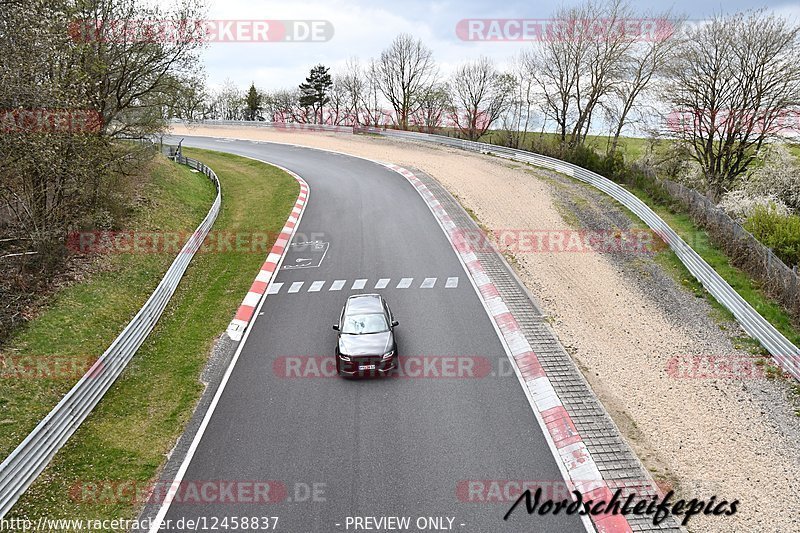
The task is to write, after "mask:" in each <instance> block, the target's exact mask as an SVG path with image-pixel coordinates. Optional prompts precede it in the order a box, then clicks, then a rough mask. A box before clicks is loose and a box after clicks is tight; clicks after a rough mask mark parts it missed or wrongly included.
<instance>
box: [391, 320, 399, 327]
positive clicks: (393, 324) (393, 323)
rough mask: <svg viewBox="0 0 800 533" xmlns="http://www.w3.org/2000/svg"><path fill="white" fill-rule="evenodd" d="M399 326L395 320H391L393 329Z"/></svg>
mask: <svg viewBox="0 0 800 533" xmlns="http://www.w3.org/2000/svg"><path fill="white" fill-rule="evenodd" d="M399 325H400V322H398V321H397V320H392V327H393V328H396V327H397V326H399Z"/></svg>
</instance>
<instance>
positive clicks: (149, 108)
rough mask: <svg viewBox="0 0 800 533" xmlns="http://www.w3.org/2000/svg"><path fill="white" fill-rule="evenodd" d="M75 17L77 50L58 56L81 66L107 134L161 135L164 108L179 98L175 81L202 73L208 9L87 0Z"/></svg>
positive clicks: (73, 28) (192, 4)
mask: <svg viewBox="0 0 800 533" xmlns="http://www.w3.org/2000/svg"><path fill="white" fill-rule="evenodd" d="M74 17H75V19H74V21H73V22H72V23H71V24H70V25H69V29H70V30H71V31H72V37H73V40H74V41H77V43H76V46H72V47H68V48H67V49H66V50H65V51H63V52H61V53H60V54H58V55H59V56H60V57H64V58H65V59H67V60H69V61H71V62H73V64H75V65H81V67H82V70H83V71H84V75H85V76H86V77H87V81H90V83H91V87H92V90H91V91H90V93H89V95H90V98H91V104H92V107H93V108H94V109H96V110H97V111H98V112H99V113H100V114H101V116H102V117H103V130H104V133H108V134H110V135H112V136H140V135H144V134H148V133H153V132H156V131H159V130H160V129H161V128H162V127H163V123H161V122H160V119H161V118H162V116H161V109H162V107H163V106H165V105H167V104H168V102H169V101H170V100H171V99H172V98H173V96H174V95H173V89H174V84H173V83H172V81H173V80H175V79H181V80H187V82H188V81H189V80H191V78H193V77H194V76H195V75H196V72H197V71H198V70H200V63H199V56H198V54H197V52H198V51H199V49H200V48H201V47H202V46H203V39H204V29H203V27H202V26H201V25H199V24H198V23H197V21H199V20H202V19H203V18H204V16H203V10H202V9H201V8H200V7H198V6H197V5H196V3H195V2H192V1H183V2H181V3H180V4H178V5H176V6H174V7H171V8H169V9H164V8H161V7H158V6H152V5H147V4H142V3H141V2H138V1H137V0H88V1H86V2H78V9H77V11H76V12H75V14H74ZM153 117H155V118H156V119H159V121H155V122H154V121H153Z"/></svg>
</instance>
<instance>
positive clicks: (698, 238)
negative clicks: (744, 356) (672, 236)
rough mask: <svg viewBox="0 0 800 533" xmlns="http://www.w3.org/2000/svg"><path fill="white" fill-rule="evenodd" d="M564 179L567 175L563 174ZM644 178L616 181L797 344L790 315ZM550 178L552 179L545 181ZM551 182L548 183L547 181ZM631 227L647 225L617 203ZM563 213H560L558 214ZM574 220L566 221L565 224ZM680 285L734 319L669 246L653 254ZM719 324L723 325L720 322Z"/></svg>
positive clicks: (753, 345) (748, 343)
mask: <svg viewBox="0 0 800 533" xmlns="http://www.w3.org/2000/svg"><path fill="white" fill-rule="evenodd" d="M567 178H569V177H568V176H567ZM569 179H571V180H573V181H575V182H576V183H578V184H580V185H581V186H583V187H587V188H591V186H590V185H588V184H585V183H583V182H581V181H579V180H574V178H569ZM645 180H646V178H642V179H638V180H635V183H634V184H631V183H619V182H617V183H619V184H620V185H622V186H623V187H625V188H626V189H627V190H628V191H630V192H631V193H633V194H634V195H636V196H637V197H638V198H639V199H640V200H642V201H643V202H644V203H645V204H647V205H648V207H650V208H651V209H652V210H653V211H655V213H656V214H658V216H660V217H661V218H662V219H663V220H664V221H665V222H666V223H667V224H668V225H669V226H670V227H671V228H672V229H673V230H675V232H676V233H678V235H680V237H681V238H682V239H683V240H684V241H686V243H687V244H689V246H691V247H692V248H693V249H694V250H695V251H696V252H697V253H698V254H699V255H700V256H701V257H702V258H703V259H704V260H705V261H706V262H707V263H708V264H709V265H710V266H711V267H712V268H713V269H714V270H715V271H716V272H717V273H718V274H719V275H720V276H722V278H723V279H725V281H727V282H728V284H730V285H731V287H733V288H734V289H735V290H736V291H737V292H738V293H739V294H740V295H741V296H742V298H744V299H745V300H746V301H747V302H748V303H749V304H750V305H751V306H753V308H754V309H755V310H756V311H758V312H759V313H760V314H761V315H762V316H763V317H764V318H766V319H767V320H768V321H769V322H770V323H771V324H772V325H773V326H774V327H775V328H776V329H777V330H778V331H780V332H781V333H782V334H783V335H784V336H785V337H786V338H787V339H789V340H790V341H791V342H792V343H794V344H795V345H800V326H799V325H798V324H796V323H795V322H794V321H793V319H792V317H791V316H790V315H789V314H788V313H787V312H786V311H785V310H784V309H783V308H782V307H781V306H780V304H779V303H777V302H776V301H775V300H774V299H772V298H771V297H770V296H769V295H768V294H767V293H766V292H765V291H764V290H763V288H762V286H761V284H760V283H759V282H758V281H757V280H755V279H753V278H752V277H751V276H750V275H749V274H747V273H746V272H744V271H743V270H741V269H739V268H737V267H736V266H734V265H732V264H731V262H730V258H729V257H728V256H727V255H726V254H725V252H723V251H722V249H721V248H719V247H718V246H716V245H715V244H714V243H713V241H712V240H711V238H710V237H709V235H708V233H707V232H706V231H705V230H704V229H702V228H701V227H700V226H699V225H698V224H696V223H695V222H694V221H693V220H692V218H691V217H690V216H689V215H688V214H686V213H684V212H682V210H681V208H680V206H679V205H677V204H676V203H675V202H674V201H673V200H672V199H671V198H670V197H669V196H668V195H667V194H666V192H664V191H662V190H661V189H659V188H658V187H656V186H655V184H654V183H649V182H645ZM548 181H552V180H548ZM551 185H552V184H551ZM619 207H620V209H622V210H623V211H624V212H625V213H626V214H627V215H628V216H629V218H630V219H631V220H632V221H633V224H634V226H635V227H637V228H640V229H644V228H647V225H646V224H645V223H644V222H643V221H642V220H640V219H639V217H637V216H636V215H635V214H634V213H633V212H631V211H630V210H628V209H627V208H625V207H624V206H621V205H619ZM562 215H563V213H562ZM571 222H574V221H570V220H567V223H571ZM655 260H656V261H657V262H658V263H659V264H661V265H662V266H663V267H664V268H665V269H666V270H667V271H668V272H669V273H670V274H671V275H672V276H673V277H674V278H675V279H676V281H678V282H679V283H680V284H681V285H682V286H683V287H684V288H686V289H687V290H689V291H691V292H692V293H693V294H694V295H695V296H696V297H702V298H705V299H707V300H708V301H709V302H710V304H711V306H712V308H713V309H714V311H715V315H716V317H717V318H718V319H720V320H719V321H720V322H721V323H722V322H728V321H735V318H734V316H733V314H732V313H731V312H730V311H728V310H727V309H726V308H725V307H724V306H723V305H722V304H720V303H719V302H717V301H716V299H715V298H714V297H713V296H711V294H710V293H708V291H706V289H705V288H704V287H703V285H702V284H701V283H700V282H699V281H698V280H697V279H695V278H694V276H693V275H692V274H691V273H690V272H689V270H688V269H687V268H686V266H685V265H684V264H683V263H682V262H681V261H680V259H679V258H678V256H677V255H676V254H675V253H674V252H673V251H672V250H671V249H669V248H666V249H664V250H662V251H660V252H658V254H657V255H656V257H655ZM721 327H723V326H722V325H721ZM736 341H737V343H738V344H740V345H741V346H742V347H746V348H748V349H749V350H750V351H751V352H752V353H753V354H754V355H769V354H768V352H767V351H766V350H765V349H764V348H762V347H761V345H760V344H759V343H758V341H756V340H755V339H752V338H751V337H749V336H748V335H747V334H745V333H744V332H742V333H741V335H737V336H736ZM758 362H759V363H760V364H764V365H765V373H766V375H767V376H768V377H778V376H780V375H781V374H782V372H781V371H780V370H779V369H778V367H777V366H776V365H775V364H774V363H773V362H772V361H771V360H767V359H764V360H759V361H758Z"/></svg>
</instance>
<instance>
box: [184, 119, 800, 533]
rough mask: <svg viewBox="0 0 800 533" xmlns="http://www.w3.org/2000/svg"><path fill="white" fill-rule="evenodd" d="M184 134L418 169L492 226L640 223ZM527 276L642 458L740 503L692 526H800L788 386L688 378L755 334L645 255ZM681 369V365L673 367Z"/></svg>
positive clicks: (218, 132)
mask: <svg viewBox="0 0 800 533" xmlns="http://www.w3.org/2000/svg"><path fill="white" fill-rule="evenodd" d="M172 133H174V134H176V135H206V136H213V137H222V138H224V137H229V138H238V139H252V140H264V141H273V142H283V143H292V144H298V145H304V146H310V147H317V148H325V149H329V150H336V151H341V152H345V153H349V154H353V155H358V156H363V157H368V158H371V159H376V160H380V161H387V162H392V163H396V164H399V165H409V166H414V167H417V168H420V169H422V170H423V171H425V172H427V173H428V174H430V175H431V176H433V177H435V178H436V179H438V180H439V181H440V182H441V183H442V184H443V185H444V186H445V187H447V188H448V189H449V190H450V192H451V193H453V194H454V195H455V196H456V197H457V198H458V199H459V200H460V201H461V203H462V205H464V206H465V207H466V208H467V209H468V210H470V211H471V212H472V213H474V214H475V216H476V217H477V218H478V220H479V221H480V223H481V224H482V225H483V226H484V227H485V228H487V229H488V230H490V231H494V230H536V231H542V230H547V231H551V230H553V231H556V230H569V229H575V228H580V229H584V230H593V229H601V228H619V229H622V230H624V229H625V228H628V227H630V225H631V221H630V219H629V218H628V216H627V215H626V214H625V213H623V211H622V210H621V209H619V208H618V207H617V204H615V202H613V200H611V199H609V198H607V197H604V195H603V194H602V193H599V192H597V191H595V190H593V189H590V188H588V187H586V186H583V185H581V184H578V183H577V182H575V181H572V180H570V179H568V178H566V177H563V176H560V175H558V174H556V173H553V172H549V171H544V170H539V169H532V168H531V167H526V166H523V165H519V164H517V163H513V162H509V161H505V160H501V159H496V158H492V157H488V156H482V155H478V154H472V153H468V152H462V151H458V150H452V149H449V148H443V147H437V146H430V145H426V144H418V143H410V142H404V141H397V140H390V139H386V138H380V137H375V136H352V137H350V136H347V135H344V134H328V133H310V132H289V131H283V130H272V129H267V128H253V127H242V128H230V127H217V126H199V127H184V126H174V127H173V128H172ZM510 252H511V255H513V257H512V259H511V260H512V263H513V264H514V266H515V268H516V269H517V271H518V274H519V276H520V277H521V279H522V280H523V281H524V283H525V284H526V285H527V286H528V288H529V290H530V291H531V292H532V293H533V295H534V296H535V297H537V298H538V299H539V301H540V303H541V306H542V309H543V310H544V311H545V312H546V313H547V314H548V315H549V317H550V319H551V322H552V324H553V327H554V328H555V330H556V332H557V334H558V336H559V338H560V340H561V342H562V343H563V344H564V346H565V347H567V349H568V350H569V351H570V353H571V355H572V356H573V358H574V359H575V361H576V363H577V364H578V366H579V367H580V369H581V370H582V372H583V373H584V375H585V376H586V378H587V380H588V381H589V383H590V384H591V386H592V388H593V390H594V392H595V393H596V394H597V395H598V396H599V398H600V400H601V401H602V403H603V405H604V406H605V408H606V409H607V410H608V412H609V413H610V414H611V416H612V418H613V419H614V421H615V422H616V424H617V425H618V426H619V428H620V430H621V431H622V433H623V436H624V437H625V438H626V439H627V441H628V442H629V443H630V445H631V446H632V448H633V449H634V450H635V452H636V453H637V454H638V456H639V457H640V459H641V460H642V461H643V462H644V464H645V465H646V466H647V467H648V469H649V470H650V472H651V473H652V474H653V476H654V477H655V478H656V480H658V481H659V483H660V484H661V485H662V487H663V488H669V487H671V488H675V489H676V490H677V491H678V493H679V495H681V496H683V497H688V498H692V497H697V498H700V499H706V500H707V499H708V498H709V497H710V496H712V495H717V499H718V500H719V499H726V500H728V501H730V500H733V499H738V500H739V502H740V503H739V507H738V509H739V510H738V512H737V514H736V515H734V516H732V517H714V516H702V515H699V516H695V517H693V518H692V520H691V521H690V522H689V530H690V531H692V532H694V531H697V532H701V531H702V532H705V531H725V532H728V531H747V532H750V531H775V532H788V531H800V512H799V510H800V448H799V447H798V446H797V443H798V438H800V417H798V416H796V415H795V413H794V410H795V406H794V405H793V404H792V400H791V399H790V396H789V384H788V383H786V382H785V381H782V380H777V381H774V380H768V379H764V378H761V377H749V376H747V375H741V376H740V377H737V378H729V377H728V378H716V379H711V378H690V377H685V375H686V374H691V373H692V372H691V371H690V370H691V366H690V362H691V361H692V359H690V358H692V357H694V356H700V357H708V356H712V357H714V356H715V357H720V356H721V357H726V356H730V357H732V358H737V357H751V356H749V354H748V352H747V351H745V350H743V349H737V342H736V340H735V337H736V336H741V335H742V334H743V332H742V330H741V328H739V327H738V325H737V324H735V323H725V322H722V321H721V320H720V319H719V318H718V317H717V315H718V313H717V312H715V311H714V310H713V308H712V307H711V306H710V305H709V303H708V302H707V301H706V300H704V299H702V298H697V297H695V296H694V294H693V293H692V292H690V291H689V290H687V289H685V288H683V287H681V285H680V284H679V282H678V281H676V280H675V279H674V278H673V276H672V275H670V274H668V273H667V272H665V271H664V269H663V268H662V267H661V266H660V265H659V264H658V263H657V262H656V261H654V260H653V258H652V257H651V256H650V255H648V254H641V253H621V252H617V253H598V252H573V251H570V252H566V251H562V252H537V253H531V252H526V251H524V250H517V251H514V250H510ZM676 361H677V362H679V364H678V365H677V366H675V365H674V364H673V365H671V362H672V363H674V362H676Z"/></svg>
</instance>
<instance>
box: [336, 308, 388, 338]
mask: <svg viewBox="0 0 800 533" xmlns="http://www.w3.org/2000/svg"><path fill="white" fill-rule="evenodd" d="M385 331H389V326H388V324H386V317H384V316H383V313H369V314H363V315H350V316H345V317H344V324H342V333H349V334H351V335H362V334H367V333H383V332H385Z"/></svg>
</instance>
